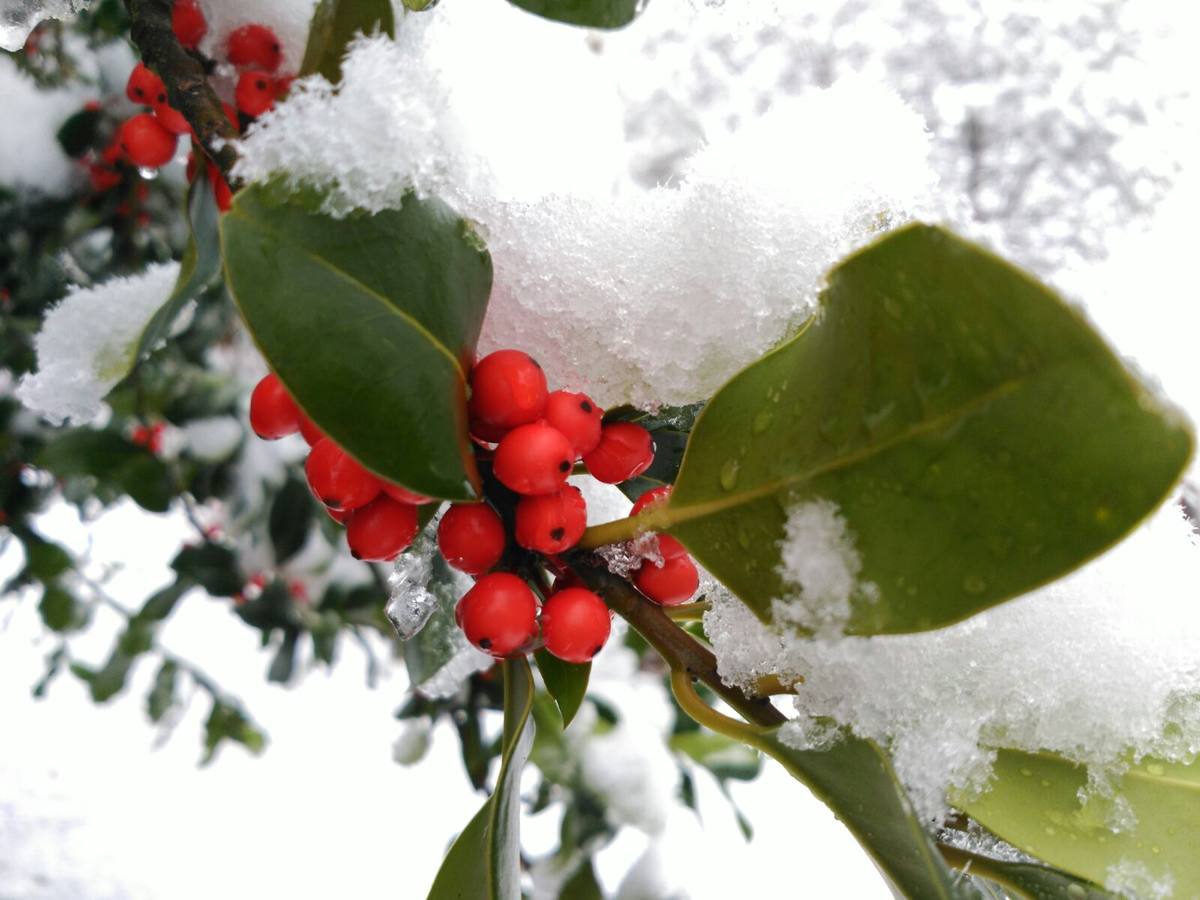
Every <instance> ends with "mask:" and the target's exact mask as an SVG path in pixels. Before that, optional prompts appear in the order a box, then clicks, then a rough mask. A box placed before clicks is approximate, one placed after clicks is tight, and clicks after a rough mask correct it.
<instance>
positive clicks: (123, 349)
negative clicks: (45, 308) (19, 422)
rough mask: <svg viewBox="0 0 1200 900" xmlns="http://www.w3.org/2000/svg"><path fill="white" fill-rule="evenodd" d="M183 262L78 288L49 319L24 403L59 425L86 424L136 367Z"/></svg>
mask: <svg viewBox="0 0 1200 900" xmlns="http://www.w3.org/2000/svg"><path fill="white" fill-rule="evenodd" d="M178 277H179V263H162V264H159V265H154V266H150V267H149V268H147V269H146V270H145V271H144V272H141V273H140V274H138V275H133V276H130V277H127V278H111V279H109V280H108V281H106V282H104V283H103V284H100V285H97V286H95V287H88V288H83V287H76V288H73V289H72V290H71V292H70V293H68V294H67V296H66V297H65V298H64V299H63V300H62V302H60V303H59V304H58V305H57V306H55V307H54V309H52V310H51V311H50V312H49V313H48V314H47V316H46V318H45V321H44V322H43V324H42V330H41V331H40V332H38V336H37V339H36V342H35V343H36V347H37V358H38V368H37V372H35V373H32V374H30V375H26V376H25V377H24V378H22V379H21V384H20V385H19V386H18V388H17V397H18V398H19V399H20V400H21V402H23V403H24V404H25V405H26V406H28V407H29V408H31V409H33V410H35V411H36V412H38V413H40V414H41V415H43V416H44V417H45V418H46V419H48V420H49V421H51V422H54V423H62V422H64V421H72V422H87V421H89V420H90V419H92V418H94V417H95V416H96V414H97V413H99V412H100V409H101V401H102V400H103V399H104V396H105V395H106V394H107V393H108V392H109V391H110V390H112V388H113V386H114V385H116V384H117V382H118V381H120V380H121V379H122V378H124V377H125V375H126V374H128V372H129V370H130V368H131V367H132V365H133V363H134V362H135V354H136V353H137V346H138V340H139V339H140V338H141V335H142V332H143V331H144V330H145V328H146V324H147V323H148V322H149V321H150V317H151V316H153V315H154V313H155V312H156V311H157V310H158V308H159V307H160V306H162V304H163V303H164V302H165V301H166V299H167V297H168V296H169V295H170V293H171V290H172V288H173V287H174V286H175V281H176V279H177V278H178Z"/></svg>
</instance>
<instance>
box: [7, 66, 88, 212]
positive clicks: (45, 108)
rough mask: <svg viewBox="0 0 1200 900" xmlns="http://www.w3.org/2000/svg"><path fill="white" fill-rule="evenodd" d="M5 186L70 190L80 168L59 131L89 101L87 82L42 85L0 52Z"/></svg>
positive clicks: (55, 191) (58, 191)
mask: <svg viewBox="0 0 1200 900" xmlns="http://www.w3.org/2000/svg"><path fill="white" fill-rule="evenodd" d="M0 97H2V98H3V99H4V127H3V128H0V185H3V186H4V187H8V188H12V189H14V190H18V191H21V192H23V193H24V192H35V193H41V194H47V195H50V196H62V195H63V194H66V193H68V192H69V191H70V190H71V188H72V187H73V186H74V184H75V182H76V178H77V177H78V172H77V171H76V167H75V165H74V164H73V163H72V162H71V159H70V158H69V157H68V156H67V155H66V154H65V153H63V151H62V147H60V146H59V143H58V140H57V139H56V138H55V133H56V132H57V131H58V129H59V128H60V127H61V126H62V124H63V122H64V121H65V120H66V119H67V117H68V116H70V115H71V114H72V113H74V112H78V111H79V109H80V108H81V107H82V106H83V104H84V101H85V100H86V99H87V93H86V90H85V89H84V88H83V87H82V86H78V85H77V86H72V87H63V88H53V89H51V88H45V89H43V88H39V87H38V86H37V85H36V84H34V82H33V80H32V79H31V78H29V76H27V75H26V74H25V73H23V72H21V71H20V70H19V69H18V68H17V65H16V63H15V62H14V61H13V60H12V59H10V58H9V57H7V56H0Z"/></svg>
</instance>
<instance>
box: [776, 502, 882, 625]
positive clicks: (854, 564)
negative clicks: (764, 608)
mask: <svg viewBox="0 0 1200 900" xmlns="http://www.w3.org/2000/svg"><path fill="white" fill-rule="evenodd" d="M779 555H780V566H779V574H780V576H781V577H782V579H783V581H784V582H785V583H786V584H789V585H793V586H794V587H795V588H796V592H795V594H793V595H791V596H788V597H781V598H776V599H775V601H774V603H773V604H772V610H771V617H772V620H773V621H775V622H780V623H783V622H787V623H794V624H796V625H800V626H802V627H804V628H806V629H809V630H812V631H815V632H816V633H817V634H820V635H826V636H828V635H835V634H838V633H840V632H841V631H842V629H843V628H844V627H845V625H846V623H847V622H848V621H849V619H850V600H851V598H852V597H853V596H854V595H855V594H866V595H869V594H870V592H871V589H872V588H873V585H870V584H869V583H868V584H860V583H859V581H858V573H859V571H860V570H861V569H862V559H861V558H860V557H859V555H858V550H857V549H856V548H855V546H854V537H853V535H852V534H851V533H850V532H849V530H848V529H847V527H846V520H845V519H844V518H842V515H841V513H840V511H839V510H838V506H837V504H836V503H833V502H831V501H829V500H819V499H818V500H805V501H802V502H800V503H796V504H794V505H793V506H792V507H791V508H790V509H789V510H788V517H787V522H786V523H785V525H784V536H783V539H782V540H781V541H780V542H779Z"/></svg>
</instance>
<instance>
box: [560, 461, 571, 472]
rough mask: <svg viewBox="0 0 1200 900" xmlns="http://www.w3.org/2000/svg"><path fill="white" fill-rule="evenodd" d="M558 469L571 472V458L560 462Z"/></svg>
mask: <svg viewBox="0 0 1200 900" xmlns="http://www.w3.org/2000/svg"><path fill="white" fill-rule="evenodd" d="M558 471H560V472H570V471H571V461H570V460H569V459H564V460H563V461H562V462H560V463H559V464H558Z"/></svg>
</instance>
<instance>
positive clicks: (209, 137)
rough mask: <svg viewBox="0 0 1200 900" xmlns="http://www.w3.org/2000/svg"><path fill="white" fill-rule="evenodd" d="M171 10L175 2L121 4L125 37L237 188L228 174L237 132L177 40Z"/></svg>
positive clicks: (234, 159) (200, 66)
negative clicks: (125, 20) (126, 25)
mask: <svg viewBox="0 0 1200 900" xmlns="http://www.w3.org/2000/svg"><path fill="white" fill-rule="evenodd" d="M173 6H174V0H125V8H126V9H127V10H129V20H130V24H129V36H130V38H131V39H132V40H133V43H134V46H135V47H137V49H138V51H139V52H140V53H141V54H142V60H143V62H145V63H146V65H147V66H149V67H150V68H151V69H153V70H154V72H155V73H156V74H157V75H158V77H159V78H161V79H162V80H163V84H165V85H166V87H167V100H168V101H169V102H170V104H171V106H172V107H173V108H174V109H177V110H179V112H180V114H181V115H182V116H183V117H184V118H185V119H187V122H188V124H189V125H191V126H192V131H193V133H194V134H195V136H196V140H197V141H198V142H199V143H200V146H201V147H203V148H204V152H205V153H206V154H208V156H209V158H210V159H212V161H213V162H214V163H215V164H216V166H217V168H218V169H220V170H221V174H222V175H224V176H225V180H226V181H228V182H229V184H230V186H232V187H236V179H234V178H233V176H232V170H233V164H234V163H236V162H237V151H236V150H234V149H233V145H232V142H233V141H236V140H237V137H238V135H237V130H236V129H235V128H234V127H233V124H232V123H231V122H230V121H229V119H228V118H227V117H226V116H225V109H224V107H223V106H222V105H221V100H220V98H219V97H218V96H217V94H216V92H215V91H214V90H213V89H212V86H211V85H210V84H209V83H208V73H207V72H206V71H205V69H204V65H203V64H202V63H201V62H200V60H198V59H197V58H196V57H194V56H192V55H191V54H190V53H188V51H187V50H185V49H184V47H183V45H182V44H180V43H179V39H178V38H177V37H175V30H174V29H173V28H172V27H171V11H172V7H173Z"/></svg>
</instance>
